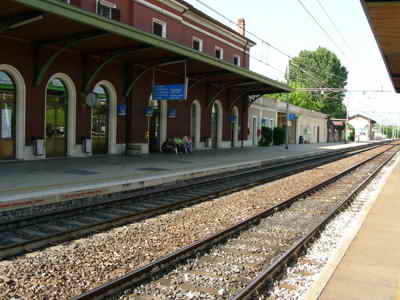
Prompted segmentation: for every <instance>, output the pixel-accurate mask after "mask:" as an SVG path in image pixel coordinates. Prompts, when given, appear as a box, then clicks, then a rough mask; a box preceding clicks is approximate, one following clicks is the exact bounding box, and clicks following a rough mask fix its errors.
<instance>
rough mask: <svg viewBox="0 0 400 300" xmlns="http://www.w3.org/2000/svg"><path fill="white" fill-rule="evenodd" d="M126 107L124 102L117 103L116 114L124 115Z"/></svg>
mask: <svg viewBox="0 0 400 300" xmlns="http://www.w3.org/2000/svg"><path fill="white" fill-rule="evenodd" d="M126 113H127V108H126V104H118V105H117V115H118V116H126Z"/></svg>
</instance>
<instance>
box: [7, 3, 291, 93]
mask: <svg viewBox="0 0 400 300" xmlns="http://www.w3.org/2000/svg"><path fill="white" fill-rule="evenodd" d="M0 36H1V37H5V38H10V39H17V40H22V41H27V42H30V43H31V44H32V45H35V46H36V47H45V48H51V49H54V50H57V51H58V52H60V53H61V52H63V51H73V52H76V53H79V54H80V55H83V56H85V55H86V56H90V57H92V56H93V57H97V58H100V59H102V61H106V60H107V59H110V58H112V57H115V56H118V60H119V61H123V62H124V63H126V64H129V65H135V66H141V67H143V68H144V69H145V68H149V67H151V66H166V67H165V68H167V69H168V71H170V72H175V74H178V73H179V72H180V73H181V74H180V75H184V71H183V69H184V68H182V67H178V66H177V65H173V63H174V62H179V61H180V60H184V61H186V62H187V70H188V74H189V79H190V80H191V82H204V83H207V84H210V85H211V86H213V87H215V88H217V89H218V88H221V89H231V90H235V89H236V90H238V91H240V93H244V94H245V95H249V96H251V95H262V94H268V93H281V92H289V91H291V89H290V88H289V87H288V86H287V85H286V84H284V83H281V82H278V81H275V80H272V79H270V78H267V77H265V76H263V75H261V74H259V73H255V72H252V71H250V70H247V69H245V68H241V67H238V66H235V65H233V64H231V63H228V62H226V61H223V60H220V59H217V58H215V57H212V56H210V55H207V54H205V53H203V52H198V51H196V50H194V49H191V48H189V47H186V46H184V45H181V44H178V43H176V42H174V41H171V40H168V39H164V38H161V37H158V36H156V35H154V34H150V33H147V32H144V31H142V30H139V29H137V28H134V27H132V26H129V25H127V24H123V23H121V22H118V21H114V20H110V19H106V18H103V17H101V16H99V15H97V14H95V13H93V12H89V11H86V10H83V9H80V8H78V7H75V6H72V5H69V4H65V3H63V2H62V1H58V0H1V1H0ZM49 63H50V64H51V63H52V61H51V59H49V60H48V61H47V62H46V63H45V66H46V65H47V64H49ZM40 76H43V74H42V73H40V72H39V74H38V79H39V80H40ZM182 78H183V77H182Z"/></svg>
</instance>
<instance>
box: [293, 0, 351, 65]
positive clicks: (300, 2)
mask: <svg viewBox="0 0 400 300" xmlns="http://www.w3.org/2000/svg"><path fill="white" fill-rule="evenodd" d="M297 2H299V4H300V5H301V6H302V7H303V9H304V10H305V11H306V13H307V14H308V15H309V16H310V17H311V18H312V19H313V20H314V22H315V23H316V24H317V25H318V27H319V28H320V29H321V30H322V31H323V32H324V33H325V35H326V36H327V37H328V39H329V40H330V41H331V42H332V43H333V44H334V45H335V46H336V48H338V50H339V51H340V52H342V54H343V55H344V56H345V57H347V55H346V54H345V53H344V51H343V50H342V48H340V47H339V45H338V44H337V43H336V41H335V40H334V39H333V38H332V36H331V35H330V34H329V32H328V31H326V29H325V28H324V27H323V26H322V25H321V24H320V23H319V22H318V20H317V19H316V18H315V17H314V15H313V14H312V13H311V12H310V11H309V10H308V8H307V7H306V6H305V5H304V3H303V2H302V0H297Z"/></svg>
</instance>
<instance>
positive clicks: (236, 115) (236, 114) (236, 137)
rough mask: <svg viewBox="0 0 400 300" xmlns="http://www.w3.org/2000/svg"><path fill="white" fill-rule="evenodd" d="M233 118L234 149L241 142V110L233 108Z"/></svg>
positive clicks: (232, 141)
mask: <svg viewBox="0 0 400 300" xmlns="http://www.w3.org/2000/svg"><path fill="white" fill-rule="evenodd" d="M231 118H232V119H231V120H230V121H231V131H232V132H231V138H232V140H231V147H232V148H234V147H236V146H237V144H238V142H239V110H238V109H237V107H234V108H233V110H232V117H231Z"/></svg>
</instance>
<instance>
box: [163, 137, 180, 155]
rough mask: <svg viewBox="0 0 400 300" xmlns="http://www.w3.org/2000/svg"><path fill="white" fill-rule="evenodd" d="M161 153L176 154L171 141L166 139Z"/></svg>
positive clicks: (175, 147)
mask: <svg viewBox="0 0 400 300" xmlns="http://www.w3.org/2000/svg"><path fill="white" fill-rule="evenodd" d="M161 150H162V152H165V153H176V154H177V153H178V149H177V146H176V144H175V142H174V140H173V139H171V138H168V139H167V140H166V141H165V142H164V144H163V145H162V147H161Z"/></svg>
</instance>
